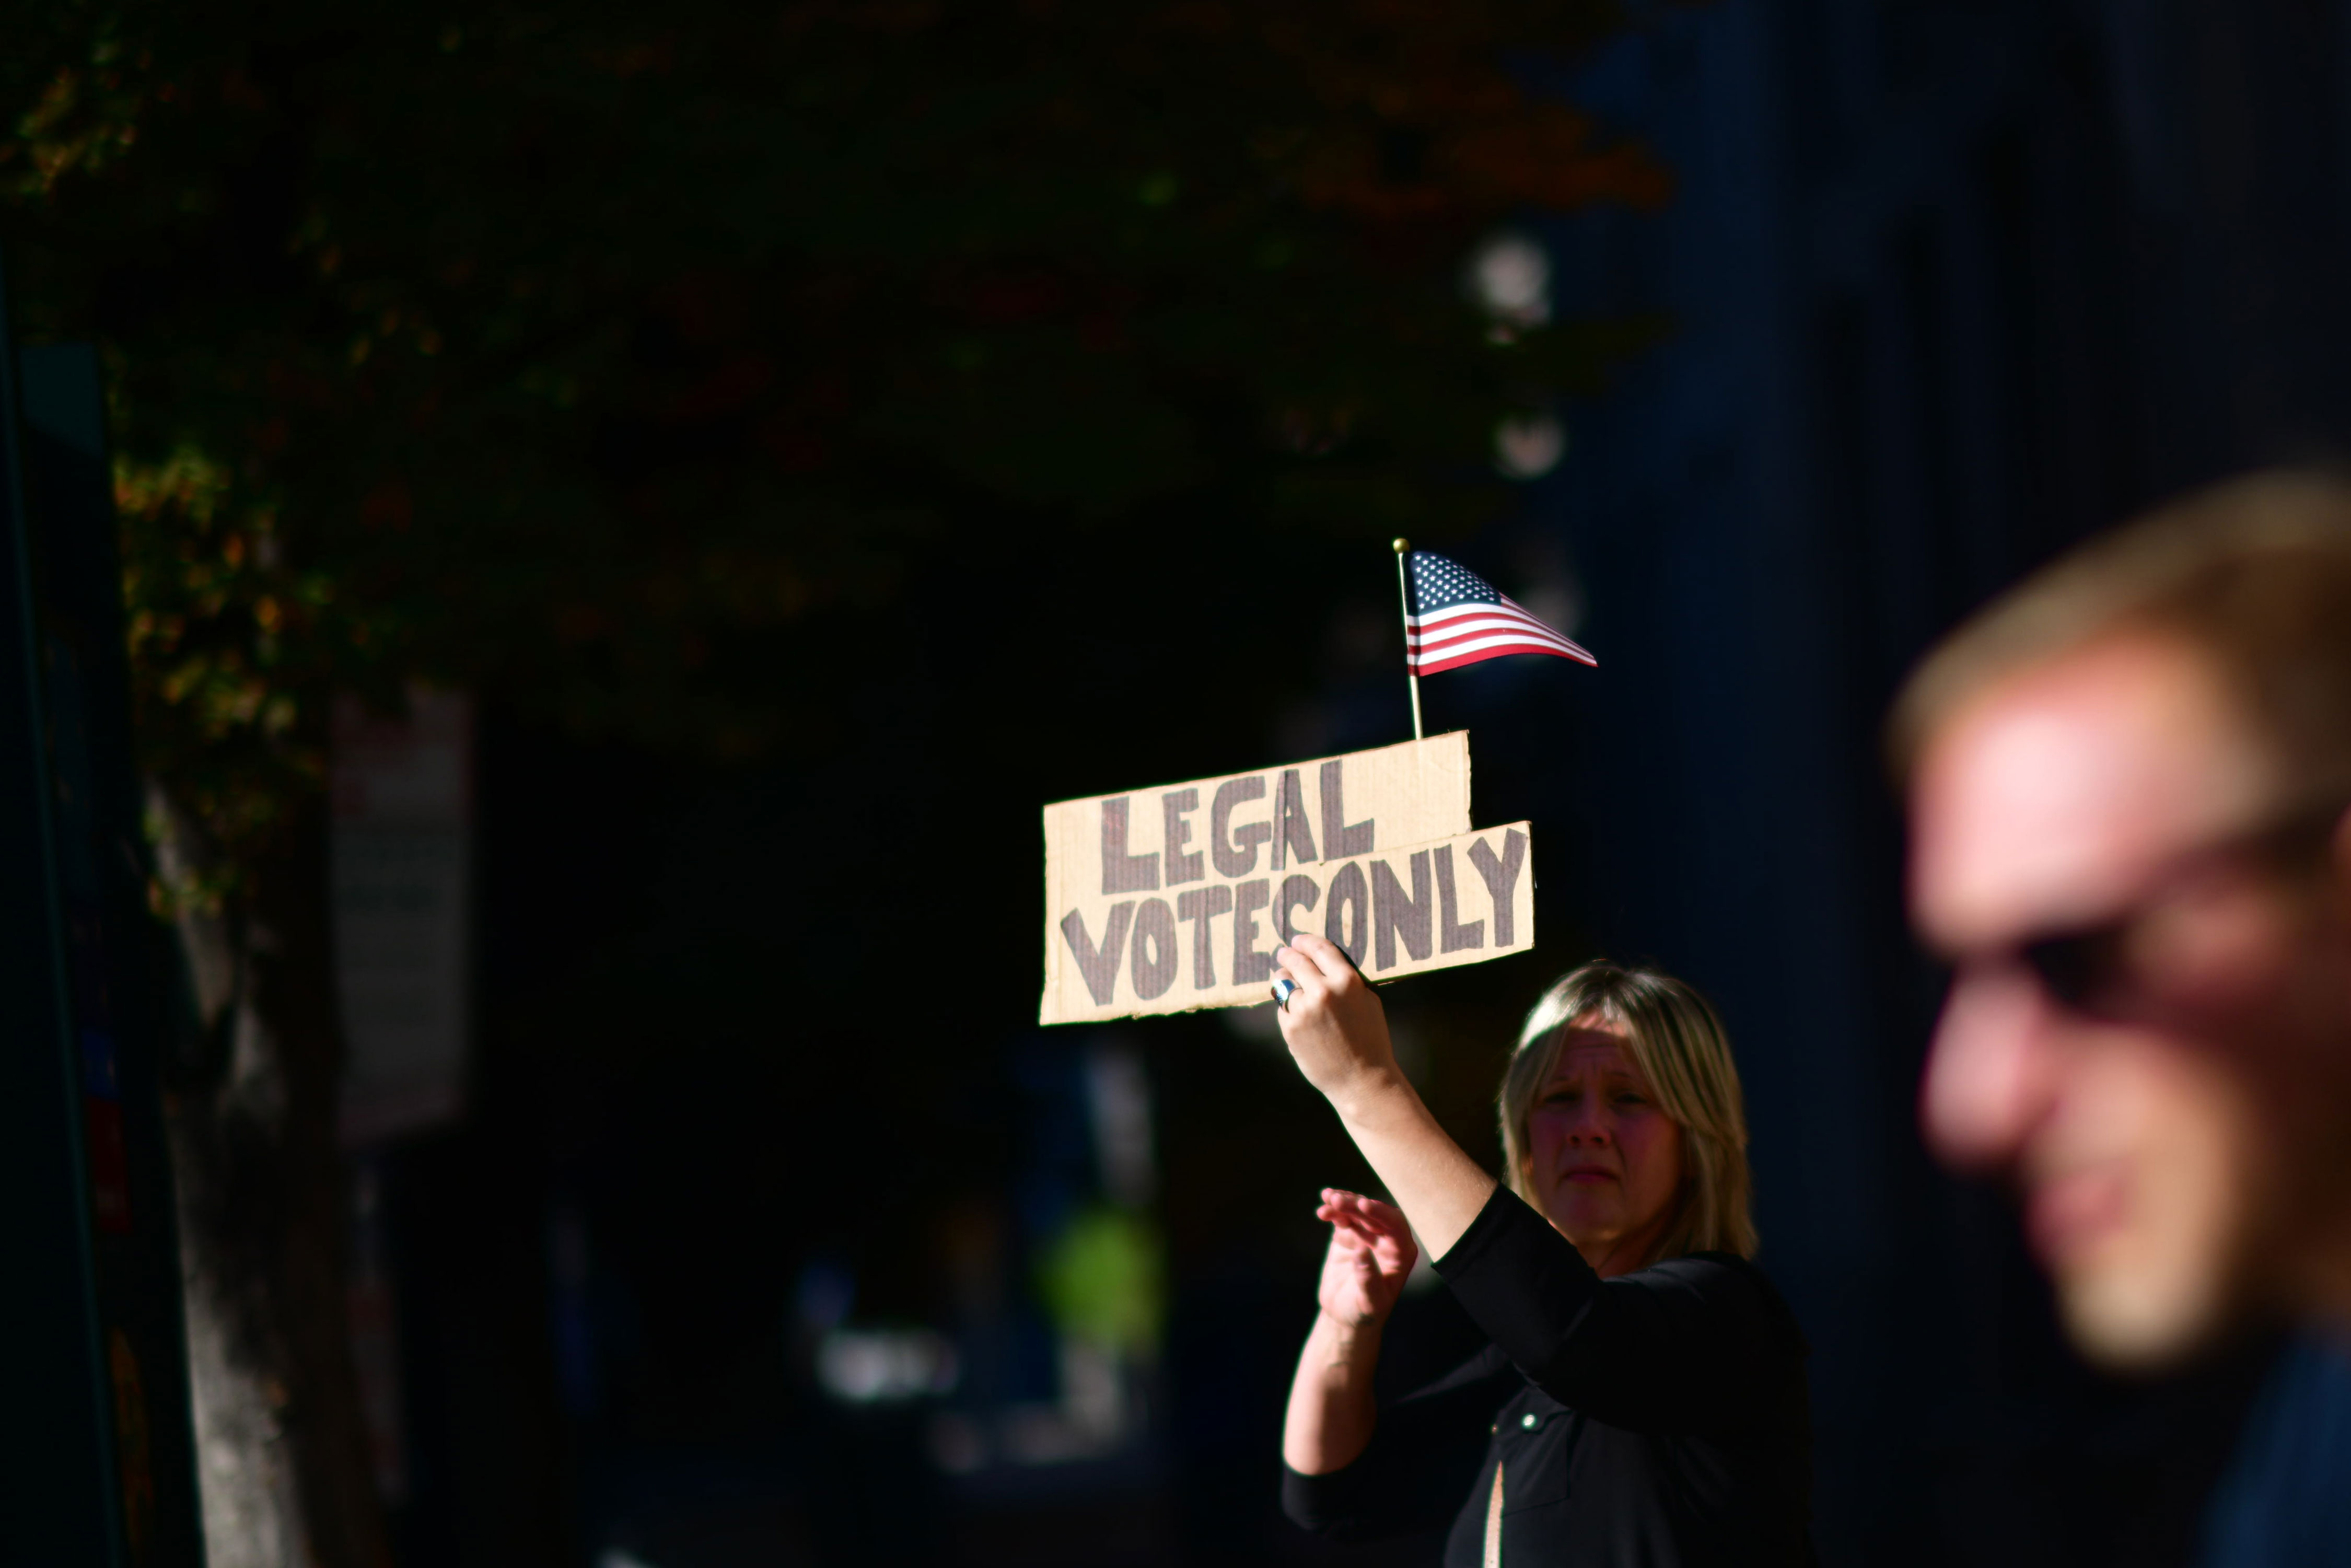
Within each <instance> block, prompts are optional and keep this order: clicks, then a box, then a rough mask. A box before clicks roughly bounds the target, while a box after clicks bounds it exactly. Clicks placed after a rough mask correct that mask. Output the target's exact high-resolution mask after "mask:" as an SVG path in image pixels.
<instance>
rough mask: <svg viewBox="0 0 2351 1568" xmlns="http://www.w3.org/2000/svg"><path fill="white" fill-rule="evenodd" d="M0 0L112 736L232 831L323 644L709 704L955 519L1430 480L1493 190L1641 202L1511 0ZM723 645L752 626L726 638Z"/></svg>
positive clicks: (620, 705) (358, 666)
mask: <svg viewBox="0 0 2351 1568" xmlns="http://www.w3.org/2000/svg"><path fill="white" fill-rule="evenodd" d="M26 11H27V14H26V15H25V16H19V17H17V18H16V22H17V24H18V26H16V29H15V30H14V35H13V36H14V37H16V38H18V39H19V40H20V47H18V49H17V50H16V56H15V58H14V59H13V61H12V62H11V63H10V65H9V67H8V68H7V69H8V71H9V73H10V78H9V79H8V80H7V82H6V87H7V89H8V90H9V91H11V92H12V93H13V94H14V95H15V98H16V103H17V105H18V109H17V111H16V118H15V134H14V136H13V138H11V139H10V140H9V141H7V142H6V143H5V146H0V181H5V197H6V210H5V222H6V237H7V238H8V240H9V242H10V243H11V245H12V246H13V247H14V250H15V252H16V255H17V256H18V257H19V268H18V270H19V277H18V278H17V280H16V293H17V296H18V298H19V300H20V301H21V307H20V308H23V309H25V310H26V312H27V313H28V319H29V321H30V323H31V325H32V327H33V329H35V330H37V331H39V330H47V331H53V332H66V333H76V334H90V335H96V336H97V337H99V340H101V342H102V344H103V346H104V348H105V350H106V352H107V355H108V361H107V362H108V364H109V367H110V379H111V387H110V391H111V395H112V397H113V400H114V416H115V425H116V432H115V434H116V440H117V444H118V457H117V472H118V486H119V496H120V505H121V513H122V518H123V527H124V538H125V553H126V562H127V590H128V592H129V595H130V607H131V626H132V632H131V635H132V640H133V644H134V646H133V653H134V655H135V668H136V670H137V672H138V674H137V679H138V683H139V690H138V693H137V700H138V704H139V722H140V727H141V734H142V736H143V737H144V744H145V745H146V747H148V753H149V757H150V760H151V763H152V767H153V768H154V770H155V772H156V773H157V775H158V776H159V777H160V778H161V779H163V780H164V781H165V783H166V784H167V786H168V787H169V788H170V789H172V791H173V793H174V795H175V796H176V797H177V799H178V800H179V801H180V803H181V804H182V805H183V807H184V808H185V809H186V810H188V812H189V813H190V814H191V816H192V817H193V819H194V820H195V821H199V822H201V823H202V824H203V825H204V828H205V829H206V830H208V831H210V832H211V833H212V834H213V835H214V837H215V838H216V840H217V841H219V843H220V844H221V846H222V847H223V848H224V849H225V850H226V851H227V852H228V861H229V863H231V864H232V865H233V864H235V863H236V862H237V859H238V857H239V855H240V854H241V853H242V852H243V851H244V850H245V849H246V848H247V847H249V846H251V845H252V844H254V843H256V841H258V839H259V838H260V837H261V836H264V835H266V833H267V832H268V831H270V829H271V825H272V824H273V823H274V822H276V821H278V820H279V819H280V817H281V814H282V812H283V810H284V806H285V802H286V801H287V800H288V799H289V798H290V797H291V796H292V795H293V794H295V793H298V792H300V791H302V790H305V789H310V788H312V787H314V786H315V785H316V783H317V781H318V779H319V776H320V753H319V747H320V745H321V739H322V737H323V734H324V725H323V722H322V717H321V716H322V713H323V709H324V705H325V703H326V702H327V701H328V699H329V696H330V695H331V694H332V693H334V692H336V691H338V690H345V689H356V690H360V691H364V692H368V693H371V694H372V695H375V696H376V697H377V698H378V699H380V700H381V699H384V698H387V697H389V695H391V694H392V693H393V692H395V691H396V690H397V689H398V687H399V685H400V684H401V683H402V681H404V680H407V679H411V678H419V677H421V678H426V679H434V680H441V681H449V682H462V683H467V684H473V685H483V686H486V687H489V688H493V689H496V690H500V691H503V692H505V693H507V694H510V695H512V696H513V698H514V699H515V700H517V701H518V702H521V703H523V704H524V705H525V706H529V707H532V708H535V709H537V710H538V711H540V712H541V713H543V714H546V715H548V716H552V717H555V718H557V719H559V720H560V721H562V722H564V723H567V724H569V725H573V726H577V727H582V728H585V729H589V730H601V731H606V732H613V733H619V734H624V735H628V736H632V737H652V738H658V739H664V740H673V741H682V742H686V743H690V744H695V745H698V746H705V747H716V748H717V749H719V750H721V751H740V750H747V749H753V748H757V747H761V746H763V745H766V744H768V743H769V742H771V741H772V740H773V738H774V737H776V736H777V735H778V733H779V732H781V731H783V730H784V729H787V728H789V727H791V726H792V725H794V724H796V723H798V722H800V721H801V720H802V719H803V718H804V717H805V713H804V711H803V710H804V708H805V706H806V705H807V704H808V703H810V702H811V701H815V700H819V699H818V698H817V697H816V696H815V695H814V694H812V693H811V692H810V690H809V689H807V683H799V682H779V681H778V680H776V679H775V678H774V675H775V671H776V665H775V664H773V663H771V662H769V661H765V660H761V661H746V660H744V659H742V658H740V657H738V656H737V654H739V653H740V651H741V650H742V649H743V648H744V647H745V646H747V644H749V643H758V642H761V641H762V640H766V641H769V642H772V640H774V639H776V638H778V637H782V638H786V639H789V638H792V637H795V636H799V637H815V636H819V635H820V633H821V631H822V629H823V628H825V627H826V626H828V625H832V624H837V623H838V622H839V620H840V618H841V617H845V616H853V615H854V614H855V613H856V612H857V611H858V609H859V607H861V606H862V605H866V604H870V603H872V602H873V601H876V600H878V599H881V598H883V597H886V596H887V595H888V594H890V592H891V591H892V588H893V583H894V582H895V581H897V580H898V579H899V577H900V575H901V574H902V573H903V571H904V570H905V569H906V566H907V563H908V562H909V560H910V559H914V558H915V557H917V556H919V554H920V553H921V552H923V551H924V550H925V549H926V548H927V547H928V546H929V545H930V544H931V543H933V542H935V540H937V539H938V538H940V537H941V536H942V534H943V533H944V532H946V531H948V530H960V529H967V528H991V529H1000V530H1008V537H1013V538H1019V540H1020V541H1021V542H1022V543H1023V545H1024V546H1026V547H1028V548H1036V549H1045V548H1050V546H1051V545H1052V544H1054V543H1055V542H1057V541H1058V542H1068V541H1071V540H1081V539H1083V538H1087V537H1090V536H1094V535H1098V534H1100V533H1102V532H1103V531H1105V530H1113V529H1118V528H1133V527H1137V526H1166V525H1167V524H1168V522H1169V520H1170V519H1175V518H1190V519H1192V524H1191V526H1196V527H1197V528H1200V529H1201V530H1203V531H1204V532H1205V533H1208V534H1214V535H1217V536H1219V537H1228V538H1246V537H1250V536H1251V535H1253V534H1257V533H1259V531H1260V530H1271V531H1273V532H1274V533H1275V534H1276V535H1279V534H1281V533H1290V534H1297V535H1306V536H1311V535H1312V534H1313V533H1315V532H1316V531H1319V530H1329V529H1334V528H1353V529H1356V530H1362V529H1364V528H1379V529H1391V528H1393V529H1397V530H1404V529H1412V530H1418V531H1431V530H1434V531H1437V532H1440V533H1441V532H1443V531H1446V530H1447V529H1448V528H1456V527H1458V526H1461V525H1462V524H1464V523H1465V522H1466V521H1468V520H1469V519H1472V518H1474V517H1476V516H1478V515H1479V514H1480V512H1481V511H1482V509H1484V508H1486V507H1489V506H1490V505H1491V504H1492V503H1493V500H1494V492H1495V485H1494V482H1493V480H1492V478H1491V476H1490V475H1489V474H1488V472H1487V471H1486V467H1485V455H1486V452H1487V448H1488V444H1489V440H1490V435H1491V432H1492V429H1493V426H1494V422H1495V420H1496V419H1497V418H1498V417H1499V415H1500V414H1501V413H1503V412H1505V411H1506V410H1508V409H1509V408H1510V407H1512V406H1514V405H1517V404H1522V403H1524V402H1527V401H1528V400H1530V399H1533V398H1539V397H1541V396H1543V395H1545V394H1547V393H1549V392H1552V391H1555V390H1558V389H1561V388H1566V387H1573V386H1579V385H1583V384H1585V383H1587V382H1589V381H1590V379H1591V378H1592V377H1593V374H1594V373H1595V371H1596V370H1597V367H1598V366H1599V365H1600V364H1601V362H1602V361H1604V358H1605V357H1606V355H1607V353H1608V352H1609V351H1611V350H1614V349H1615V348H1618V347H1621V346H1623V344H1624V343H1625V342H1626V341H1627V340H1629V337H1630V335H1631V329H1627V328H1626V327H1625V326H1623V325H1622V324H1619V325H1616V326H1614V327H1612V326H1610V325H1608V324H1604V323H1593V322H1576V321H1572V320H1571V321H1566V322H1562V323H1560V324H1556V325H1553V326H1551V327H1548V328H1543V329H1536V330H1532V331H1528V332H1524V333H1520V334H1518V335H1517V336H1515V337H1514V338H1512V339H1511V340H1509V341H1507V342H1496V341H1494V340H1493V338H1492V335H1491V334H1490V333H1489V329H1488V327H1487V324H1486V323H1485V322H1484V321H1483V319H1480V318H1479V316H1478V315H1477V314H1476V313H1475V312H1474V311H1473V310H1472V309H1471V308H1468V305H1467V304H1466V302H1465V300H1464V298H1462V294H1461V290H1460V288H1459V287H1458V267H1459V266H1460V263H1461V260H1462V258H1463V256H1464V255H1465V253H1466V250H1467V248H1468V246H1470V245H1471V244H1472V243H1473V242H1474V241H1475V239H1476V238H1477V236H1478V235H1480V234H1481V233H1482V232H1484V231H1486V230H1488V229H1489V228H1490V227H1491V226H1492V225H1496V224H1497V223H1499V222H1501V221H1504V220H1506V219H1507V218H1509V217H1510V215H1511V214H1515V213H1520V212H1523V211H1527V210H1546V209H1550V210H1556V209H1561V208H1565V207H1571V206H1574V205H1576V204H1583V203H1587V202H1593V201H1614V202H1623V203H1630V204H1653V203H1656V202H1657V201H1659V200H1661V199H1663V197H1664V196H1665V195H1666V193H1667V178H1666V176H1665V174H1664V172H1662V171H1661V170H1660V168H1659V167H1658V166H1657V165H1656V163H1655V162H1653V161H1652V160H1651V159H1650V158H1648V157H1647V156H1646V154H1645V153H1644V152H1642V151H1641V150H1640V149H1639V148H1638V147H1636V146H1633V145H1629V144H1626V143H1624V142H1620V141H1610V140H1609V139H1608V138H1607V137H1605V136H1604V134H1602V133H1601V132H1600V131H1598V130H1597V129H1596V128H1595V127H1594V125H1593V122H1592V121H1591V120H1589V119H1588V118H1587V117H1585V116H1583V115H1582V114H1580V113H1578V112H1577V111H1576V110H1573V109H1572V108H1570V107H1568V106H1566V105H1564V104H1562V103H1559V102H1557V101H1554V100H1552V99H1547V98H1544V97H1541V96H1538V95H1537V94H1535V93H1533V92H1531V91H1530V90H1529V89H1527V88H1526V87H1525V86H1524V85H1522V83H1521V81H1520V78H1519V77H1518V76H1516V75H1514V74H1513V69H1512V62H1513V60H1514V59H1522V58H1526V57H1539V56H1543V55H1552V56H1558V55H1566V54H1573V52H1575V51H1577V50H1579V49H1582V48H1583V47H1586V46H1587V45H1589V44H1590V43H1591V42H1592V41H1593V39H1595V38H1597V37H1601V36H1603V35H1604V33H1605V32H1606V31H1607V30H1608V29H1609V28H1610V27H1611V26H1613V25H1614V22H1615V18H1614V16H1612V15H1611V13H1610V12H1609V11H1608V10H1607V9H1606V8H1605V7H1604V6H1602V5H1595V4H1589V3H1585V4H1569V5H1546V4H1540V3H1535V0H1441V3H1440V0H1275V3H1271V4H1263V5H1228V4H1222V3H1218V0H1180V3H1168V4H1132V5H1066V4H1055V3H1052V0H990V3H966V4H939V3H931V0H832V3H796V4H787V5H779V6H773V7H750V8H745V7H739V6H731V5H711V4H707V3H706V0H678V3H674V4H671V5H665V6H663V7H658V8H654V9H652V10H648V9H647V8H645V7H642V6H622V5H611V4H581V5H566V6H561V7H544V8H540V7H525V6H515V5H484V4H480V3H478V0H461V3H459V4H456V5H448V6H444V7H442V8H438V9H434V8H423V9H419V8H416V7H412V6H392V5H357V6H337V7H306V6H283V5H267V4H247V5H242V6H230V7H226V8H208V9H207V10H206V11H205V12H204V14H203V16H201V18H199V16H197V15H195V14H193V13H190V12H187V11H186V10H184V9H183V8H179V7H169V6H156V5H122V6H117V7H112V8H107V7H102V6H98V5H88V4H85V5H79V6H74V7H67V8H54V7H52V8H44V9H43V10H42V11H41V12H40V13H39V14H38V15H37V16H36V15H33V14H31V12H30V9H29V8H26ZM747 671H751V672H757V678H756V679H755V678H748V677H747V675H746V674H745V672H747Z"/></svg>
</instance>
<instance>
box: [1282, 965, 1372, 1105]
mask: <svg viewBox="0 0 2351 1568" xmlns="http://www.w3.org/2000/svg"><path fill="white" fill-rule="evenodd" d="M1273 961H1274V965H1275V969H1274V974H1275V975H1276V976H1277V977H1280V976H1282V975H1287V976H1289V977H1290V979H1291V980H1293V981H1295V982H1296V983H1297V986H1298V989H1296V990H1295V991H1292V992H1291V993H1290V1002H1289V1005H1287V1006H1286V1007H1283V1008H1281V1009H1279V1010H1280V1015H1281V1037H1282V1039H1283V1040H1285V1041H1287V1042H1288V1043H1289V1046H1290V1057H1291V1058H1292V1059H1293V1060H1294V1061H1296V1062H1297V1063H1298V1070H1299V1071H1301V1072H1302V1073H1304V1074H1305V1075H1306V1082H1309V1083H1311V1084H1312V1085H1314V1087H1315V1088H1317V1089H1319V1090H1321V1091H1322V1094H1323V1096H1324V1098H1326V1099H1328V1100H1330V1101H1331V1102H1332V1103H1333V1104H1334V1105H1338V1106H1339V1109H1340V1112H1341V1113H1342V1114H1344V1113H1345V1111H1346V1107H1345V1105H1344V1104H1343V1103H1341V1102H1342V1100H1343V1098H1344V1097H1345V1096H1346V1095H1347V1094H1348V1093H1349V1092H1351V1091H1353V1090H1354V1089H1356V1088H1357V1087H1359V1086H1364V1085H1367V1084H1372V1083H1377V1082H1383V1081H1384V1080H1389V1079H1393V1078H1394V1077H1395V1047H1394V1046H1393V1045H1391V1044H1390V1043H1389V1041H1388V1019H1387V1011H1386V1009H1384V1008H1382V1007H1381V1006H1380V998H1378V997H1376V996H1374V995H1373V994H1372V988H1371V986H1370V984H1369V983H1368V982H1366V981H1365V980H1364V977H1363V976H1362V975H1360V974H1358V973H1357V972H1356V970H1355V966H1354V965H1353V964H1351V963H1349V962H1348V961H1347V955H1346V954H1345V953H1344V952H1343V951H1342V950H1341V949H1340V947H1339V945H1338V944H1337V943H1335V942H1332V941H1330V940H1329V939H1327V938H1325V937H1322V936H1311V935H1309V934H1307V933H1306V932H1303V931H1301V932H1300V933H1299V934H1298V935H1297V936H1293V937H1291V938H1290V945H1289V946H1286V947H1282V948H1279V949H1277V950H1276V951H1275V953H1274V955H1273Z"/></svg>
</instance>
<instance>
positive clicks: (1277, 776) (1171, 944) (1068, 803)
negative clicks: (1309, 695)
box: [1038, 734, 1534, 1023]
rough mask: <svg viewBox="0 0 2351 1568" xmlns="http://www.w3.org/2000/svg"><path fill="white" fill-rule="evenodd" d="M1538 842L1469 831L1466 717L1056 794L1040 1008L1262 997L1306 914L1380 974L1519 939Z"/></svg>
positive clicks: (1080, 1012)
mask: <svg viewBox="0 0 2351 1568" xmlns="http://www.w3.org/2000/svg"><path fill="white" fill-rule="evenodd" d="M1530 842H1531V836H1530V834H1529V831H1528V829H1527V825H1526V824H1525V823H1523V822H1520V823H1517V824H1514V825H1512V826H1509V827H1502V828H1488V829H1485V830H1482V831H1476V832H1472V831H1469V740H1468V736H1466V735H1462V734H1454V735H1442V736H1437V737H1433V738H1431V739H1428V740H1420V741H1408V742H1406V743H1405V744H1403V745H1401V746H1391V747H1383V748H1381V749H1379V750H1377V751H1363V752H1355V753H1353V754H1351V755H1349V756H1345V757H1330V758H1316V759H1315V760H1313V761H1310V762H1301V763H1295V764H1291V765H1289V766H1286V767H1280V768H1265V769H1262V770H1260V771H1259V772H1255V773H1238V774H1233V775H1231V776H1229V777H1228V778H1223V779H1199V780H1196V781H1195V782H1192V783H1188V784H1175V785H1169V786H1165V787H1163V788H1160V789H1141V790H1135V791H1134V792H1132V793H1130V794H1125V795H1109V796H1103V797H1101V798H1098V799H1095V800H1064V801H1061V802H1060V803H1058V804H1056V805H1051V806H1048V807H1046V808H1045V899H1046V917H1045V994H1044V998H1043V999H1042V1001H1041V1002H1040V1005H1039V1008H1038V1018H1039V1020H1040V1022H1044V1023H1076V1022H1081V1021H1088V1020H1093V1019H1111V1018H1124V1017H1128V1016H1131V1015H1134V1014H1139V1013H1168V1012H1181V1011H1185V1010H1186V1009H1193V1008H1212V1007H1246V1006H1249V1005H1252V1004H1254V1003H1257V1002H1261V1001H1264V1000H1266V999H1267V987H1268V986H1269V984H1270V981H1271V977H1272V973H1273V950H1274V948H1275V947H1277V946H1280V941H1281V940H1282V939H1285V938H1287V937H1288V936H1291V935H1294V934H1295V933H1296V932H1298V931H1301V930H1311V931H1317V932H1320V933H1322V935H1325V936H1329V937H1330V938H1331V939H1332V941H1334V942H1337V943H1338V944H1339V945H1340V946H1343V947H1344V948H1346V949H1347V951H1348V953H1349V955H1350V956H1353V958H1354V959H1355V961H1356V963H1357V964H1358V965H1359V966H1360V967H1362V969H1363V971H1364V974H1365V975H1367V976H1369V977H1372V978H1374V979H1378V980H1384V979H1387V978H1389V977H1393V976H1397V975H1409V974H1416V973H1418V972H1419V971H1421V970H1424V969H1436V968H1444V967H1449V966H1451V965H1455V964H1474V963H1477V962H1479V960H1480V959H1484V958H1492V957H1499V956H1501V955H1502V954H1504V953H1506V952H1517V951H1521V950H1523V949H1524V948H1526V947H1527V946H1530V945H1531V943H1532V942H1533V940H1534V878H1533V876H1532V874H1531V872H1530V871H1529V869H1528V864H1527V852H1528V848H1529V845H1530Z"/></svg>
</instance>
